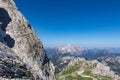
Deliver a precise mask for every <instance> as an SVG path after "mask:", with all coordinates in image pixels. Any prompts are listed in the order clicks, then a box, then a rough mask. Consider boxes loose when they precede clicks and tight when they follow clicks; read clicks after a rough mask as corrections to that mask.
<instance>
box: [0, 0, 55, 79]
mask: <svg viewBox="0 0 120 80" xmlns="http://www.w3.org/2000/svg"><path fill="white" fill-rule="evenodd" d="M0 78H1V79H0V80H2V79H3V80H6V79H7V80H9V79H14V78H15V80H17V79H18V80H20V79H21V80H22V79H24V78H25V79H28V80H55V77H54V67H53V66H52V64H51V63H50V61H49V59H48V58H47V56H46V53H45V50H44V48H43V45H42V43H41V41H40V40H39V38H38V37H37V35H36V34H35V32H34V30H33V29H32V26H31V25H30V24H29V22H28V21H27V20H26V19H25V17H24V16H23V15H22V14H21V13H20V12H19V10H18V8H17V7H16V5H15V3H14V1H13V0H0Z"/></svg>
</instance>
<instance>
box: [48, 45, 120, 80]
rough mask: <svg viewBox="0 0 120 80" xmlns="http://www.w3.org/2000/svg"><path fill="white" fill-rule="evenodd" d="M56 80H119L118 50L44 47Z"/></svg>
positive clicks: (71, 46)
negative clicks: (53, 67)
mask: <svg viewBox="0 0 120 80" xmlns="http://www.w3.org/2000/svg"><path fill="white" fill-rule="evenodd" d="M46 53H47V55H48V57H49V58H50V60H51V61H52V62H53V63H54V65H55V74H56V79H57V80H120V67H119V66H120V49H119V48H104V49H100V48H92V49H87V48H81V47H80V46H78V45H77V46H76V45H71V44H69V45H63V46H58V47H54V48H53V47H52V48H50V47H46Z"/></svg>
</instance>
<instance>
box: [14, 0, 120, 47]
mask: <svg viewBox="0 0 120 80" xmlns="http://www.w3.org/2000/svg"><path fill="white" fill-rule="evenodd" d="M15 2H16V4H17V6H18V8H19V10H20V11H21V12H22V13H23V14H24V16H25V17H26V18H27V19H28V21H29V22H30V24H31V25H32V26H33V28H34V29H35V31H36V32H37V34H38V36H39V37H40V39H41V41H42V42H43V44H44V45H45V46H56V45H63V44H77V45H81V46H83V47H120V0H29V1H28V0H15Z"/></svg>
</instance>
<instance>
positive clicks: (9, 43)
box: [0, 8, 15, 48]
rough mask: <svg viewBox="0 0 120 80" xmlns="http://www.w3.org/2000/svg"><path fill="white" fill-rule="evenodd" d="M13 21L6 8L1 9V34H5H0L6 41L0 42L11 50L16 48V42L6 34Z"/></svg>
mask: <svg viewBox="0 0 120 80" xmlns="http://www.w3.org/2000/svg"><path fill="white" fill-rule="evenodd" d="M11 21H12V19H11V18H10V16H9V14H8V12H7V11H6V10H5V9H4V8H0V29H1V31H2V32H1V33H3V34H4V35H3V34H0V35H1V36H0V38H3V40H4V41H0V42H2V43H3V42H5V43H6V44H5V43H3V44H5V45H7V46H8V47H10V48H12V47H14V44H15V40H14V39H13V38H12V37H11V36H10V35H9V34H6V28H7V26H8V24H9V22H11Z"/></svg>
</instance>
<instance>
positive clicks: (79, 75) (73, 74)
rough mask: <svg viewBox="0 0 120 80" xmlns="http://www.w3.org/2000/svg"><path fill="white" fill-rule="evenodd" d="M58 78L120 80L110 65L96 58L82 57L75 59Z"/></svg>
mask: <svg viewBox="0 0 120 80" xmlns="http://www.w3.org/2000/svg"><path fill="white" fill-rule="evenodd" d="M56 78H57V80H120V77H119V76H118V75H116V74H115V73H114V72H113V71H111V70H110V67H108V66H105V65H103V64H102V63H100V62H98V61H96V60H93V61H86V60H85V59H82V58H78V59H73V60H72V61H71V62H70V63H69V64H68V66H67V67H65V68H64V69H63V71H62V72H60V73H59V74H57V76H56Z"/></svg>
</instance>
